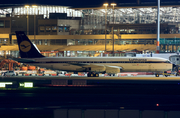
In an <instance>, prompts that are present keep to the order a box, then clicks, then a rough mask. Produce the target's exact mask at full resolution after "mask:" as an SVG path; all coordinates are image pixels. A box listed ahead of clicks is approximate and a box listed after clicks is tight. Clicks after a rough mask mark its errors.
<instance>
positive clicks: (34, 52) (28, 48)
mask: <svg viewBox="0 0 180 118" xmlns="http://www.w3.org/2000/svg"><path fill="white" fill-rule="evenodd" d="M15 33H16V37H17V42H18V47H19V52H20V56H21V58H40V57H44V56H43V55H42V54H41V53H40V52H39V50H38V49H37V48H36V47H35V46H34V45H33V44H32V42H31V41H30V40H29V38H28V37H27V36H26V34H25V33H24V32H23V31H15Z"/></svg>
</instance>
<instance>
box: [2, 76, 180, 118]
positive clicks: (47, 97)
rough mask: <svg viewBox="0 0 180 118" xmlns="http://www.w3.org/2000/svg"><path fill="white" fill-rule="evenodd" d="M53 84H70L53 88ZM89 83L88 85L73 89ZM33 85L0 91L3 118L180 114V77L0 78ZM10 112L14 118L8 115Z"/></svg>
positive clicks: (3, 80)
mask: <svg viewBox="0 0 180 118" xmlns="http://www.w3.org/2000/svg"><path fill="white" fill-rule="evenodd" d="M53 80H68V85H66V86H52V85H51V82H52V81H53ZM74 80H86V82H87V84H86V85H73V84H72V83H73V81H74ZM6 81H12V82H15V83H19V82H26V81H28V82H29V81H32V82H34V87H33V88H21V87H19V88H0V98H1V100H0V104H1V106H0V114H1V115H2V116H3V117H8V118H9V117H14V116H17V117H27V115H31V116H33V117H35V118H36V117H43V118H53V113H54V110H56V109H82V110H85V109H117V110H132V109H133V110H140V111H144V110H155V111H159V110H162V111H180V84H179V83H180V77H176V76H171V77H163V76H160V77H154V75H142V76H137V77H128V76H127V77H77V76H76V77H57V76H52V77H49V76H45V77H43V76H31V77H30V76H29V77H26V76H15V77H0V82H6ZM9 112H11V113H12V114H9Z"/></svg>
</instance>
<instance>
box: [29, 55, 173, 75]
mask: <svg viewBox="0 0 180 118" xmlns="http://www.w3.org/2000/svg"><path fill="white" fill-rule="evenodd" d="M28 59H29V58H28ZM33 60H34V62H29V64H31V65H35V66H39V67H44V68H49V69H53V70H64V71H72V72H76V71H77V72H85V71H88V70H87V67H91V68H93V67H95V68H97V67H99V68H101V67H102V66H104V67H107V66H114V67H119V69H120V70H121V72H157V71H166V70H172V64H171V63H170V62H169V61H168V60H167V59H163V58H153V57H145V58H137V57H61V58H58V57H57V58H56V57H43V58H33ZM101 70H102V71H103V69H101ZM101 70H99V72H100V71H101Z"/></svg>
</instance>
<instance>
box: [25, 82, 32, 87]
mask: <svg viewBox="0 0 180 118" xmlns="http://www.w3.org/2000/svg"><path fill="white" fill-rule="evenodd" d="M24 87H33V83H32V82H24Z"/></svg>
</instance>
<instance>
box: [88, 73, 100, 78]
mask: <svg viewBox="0 0 180 118" xmlns="http://www.w3.org/2000/svg"><path fill="white" fill-rule="evenodd" d="M87 77H99V74H98V73H93V72H88V74H87Z"/></svg>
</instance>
